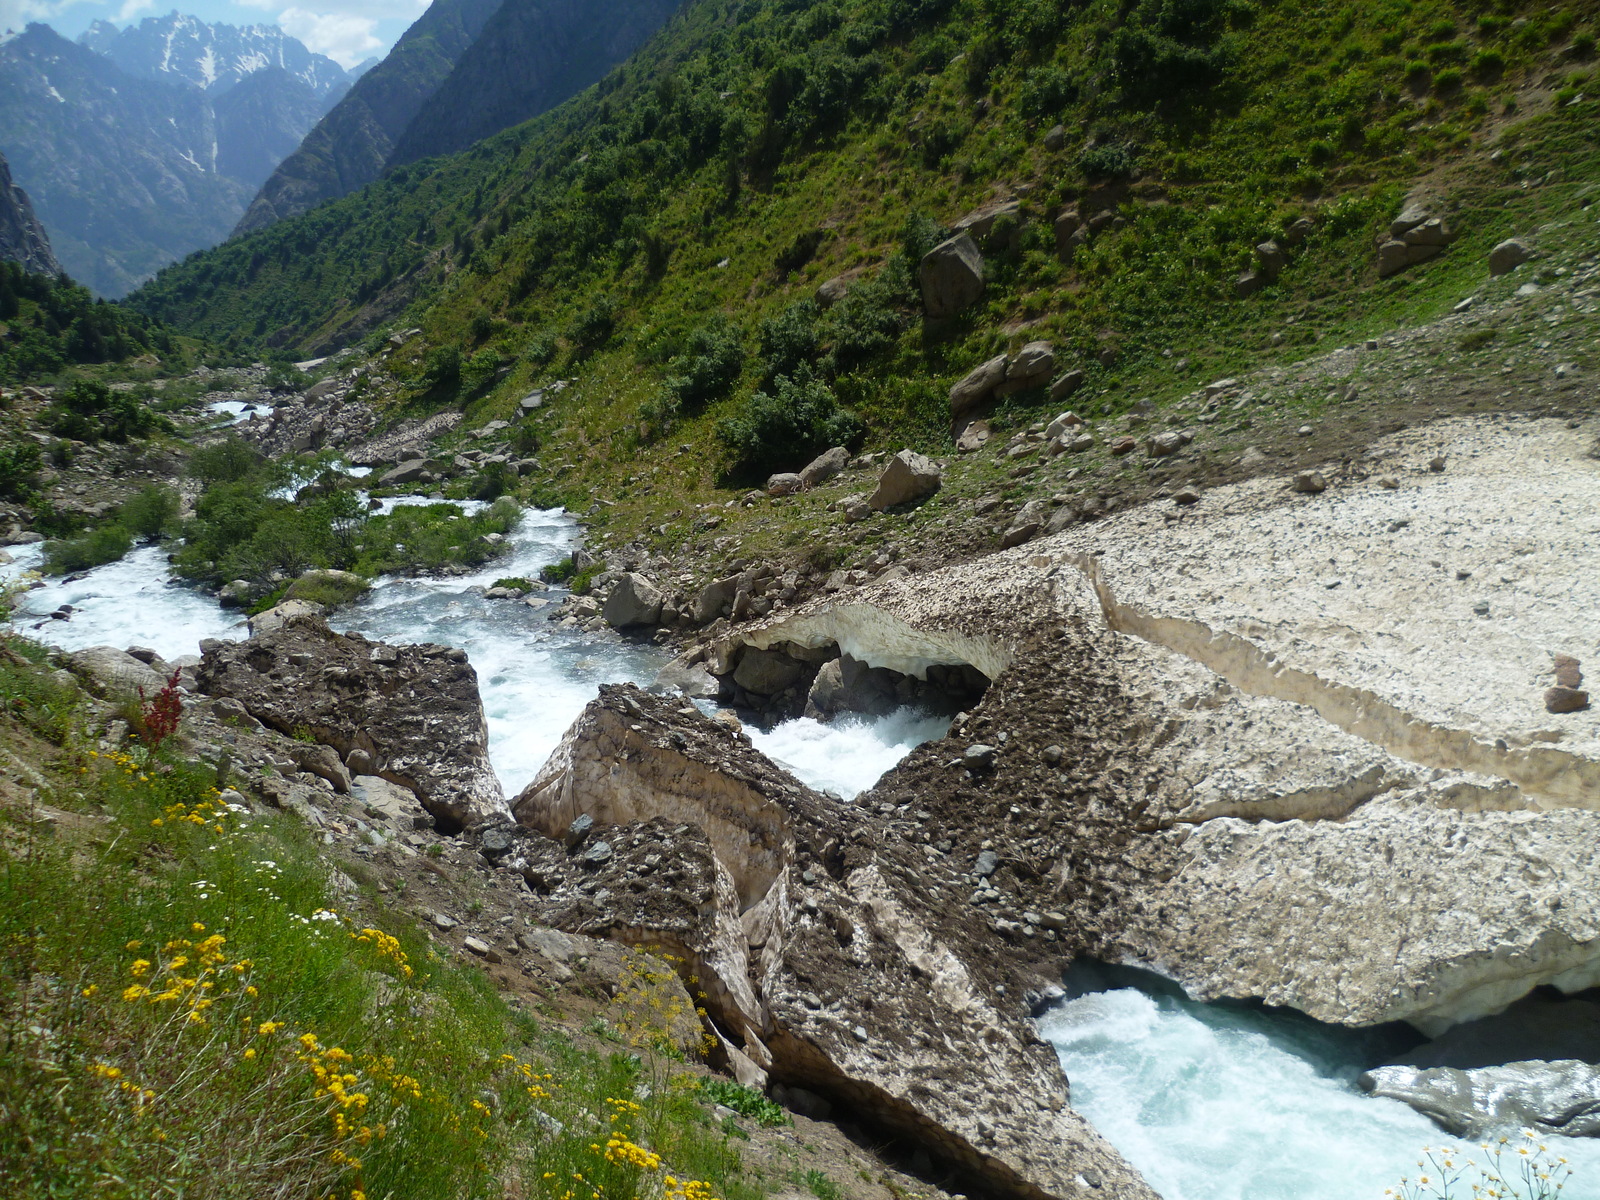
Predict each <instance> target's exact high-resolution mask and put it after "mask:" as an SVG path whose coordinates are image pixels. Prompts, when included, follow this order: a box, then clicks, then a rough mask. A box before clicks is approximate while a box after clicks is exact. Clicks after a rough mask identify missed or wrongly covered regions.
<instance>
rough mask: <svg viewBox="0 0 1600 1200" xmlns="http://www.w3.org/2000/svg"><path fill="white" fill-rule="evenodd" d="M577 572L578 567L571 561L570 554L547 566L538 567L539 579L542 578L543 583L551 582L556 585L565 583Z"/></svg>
mask: <svg viewBox="0 0 1600 1200" xmlns="http://www.w3.org/2000/svg"><path fill="white" fill-rule="evenodd" d="M577 573H578V568H577V565H576V564H575V563H574V562H573V561H572V556H571V555H568V556H567V557H566V558H563V559H562V560H561V561H560V562H553V563H551V564H550V565H549V566H548V567H540V568H539V578H540V579H542V580H543V581H544V582H545V583H553V584H557V585H560V584H563V583H566V582H567V580H569V579H571V578H572V577H573V576H574V575H576V574H577Z"/></svg>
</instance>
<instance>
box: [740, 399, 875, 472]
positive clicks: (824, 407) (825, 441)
mask: <svg viewBox="0 0 1600 1200" xmlns="http://www.w3.org/2000/svg"><path fill="white" fill-rule="evenodd" d="M864 432H865V427H864V426H863V425H862V423H861V421H860V420H859V419H858V418H857V417H856V416H855V414H854V413H852V412H849V411H848V410H846V409H842V408H840V407H839V404H838V401H837V400H835V399H834V395H833V393H832V392H831V391H829V390H828V386H827V385H826V384H825V383H823V382H822V381H821V380H819V379H816V378H813V377H812V376H810V375H809V374H802V375H800V376H798V377H790V376H780V377H779V378H777V379H776V380H774V381H773V383H772V386H771V388H770V389H769V390H766V391H759V392H756V393H755V394H754V395H752V396H751V397H750V398H749V399H748V400H746V401H745V402H744V404H743V405H741V406H740V408H739V409H738V410H737V411H736V412H734V413H733V414H731V415H730V416H727V417H724V418H723V419H722V420H720V421H718V422H717V440H718V441H720V442H721V443H722V447H723V449H724V451H725V452H726V453H727V457H728V465H727V474H728V476H729V477H730V478H732V479H739V480H748V481H755V480H758V479H760V478H763V477H765V476H766V475H768V474H771V473H772V472H774V471H780V470H786V469H795V468H797V467H798V466H800V465H802V464H804V463H805V462H806V461H807V460H808V459H811V458H814V457H815V456H816V455H818V454H820V453H821V452H822V451H824V450H826V449H828V448H829V447H831V446H851V445H855V444H857V443H858V442H859V440H860V438H861V435H862V434H863V433H864Z"/></svg>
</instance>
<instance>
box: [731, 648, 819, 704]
mask: <svg viewBox="0 0 1600 1200" xmlns="http://www.w3.org/2000/svg"><path fill="white" fill-rule="evenodd" d="M804 673H805V672H804V668H802V667H801V665H800V664H799V663H797V662H795V660H794V659H792V658H790V657H789V656H788V655H787V654H780V653H778V652H777V651H776V650H762V649H759V648H757V647H755V646H751V647H748V648H746V650H745V652H744V653H743V654H742V655H740V657H739V665H738V666H737V667H735V668H734V671H733V681H734V682H735V683H736V684H738V685H739V686H740V687H742V688H743V689H744V690H745V691H747V692H754V693H755V694H756V695H758V696H776V695H777V694H778V693H779V692H781V691H783V690H784V689H785V688H790V687H793V686H794V685H795V684H797V683H799V682H800V678H801V676H802V675H803V674H804Z"/></svg>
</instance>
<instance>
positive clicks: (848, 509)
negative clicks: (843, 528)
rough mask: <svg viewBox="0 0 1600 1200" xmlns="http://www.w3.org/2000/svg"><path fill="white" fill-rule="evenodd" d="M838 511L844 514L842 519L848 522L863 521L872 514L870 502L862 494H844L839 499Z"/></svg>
mask: <svg viewBox="0 0 1600 1200" xmlns="http://www.w3.org/2000/svg"><path fill="white" fill-rule="evenodd" d="M839 511H840V512H841V513H843V514H844V519H845V520H846V521H847V522H849V523H850V524H852V525H853V524H855V523H856V522H857V521H865V520H866V519H867V518H868V517H870V516H871V515H872V504H871V502H870V501H869V500H868V499H867V497H865V496H862V495H859V494H857V495H852V496H846V497H844V498H843V499H842V500H840V501H839Z"/></svg>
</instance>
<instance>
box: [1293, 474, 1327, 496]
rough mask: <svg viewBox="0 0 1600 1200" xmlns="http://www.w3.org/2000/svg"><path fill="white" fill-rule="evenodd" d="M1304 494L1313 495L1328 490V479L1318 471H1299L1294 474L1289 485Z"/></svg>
mask: <svg viewBox="0 0 1600 1200" xmlns="http://www.w3.org/2000/svg"><path fill="white" fill-rule="evenodd" d="M1289 486H1290V487H1291V488H1293V489H1294V490H1295V491H1297V492H1299V493H1300V494H1301V495H1304V496H1315V495H1316V494H1317V493H1318V492H1325V491H1327V490H1328V481H1327V480H1326V479H1324V478H1323V477H1322V473H1321V472H1320V471H1301V472H1299V473H1298V474H1297V475H1295V477H1294V479H1293V480H1292V481H1291V482H1290V485H1289Z"/></svg>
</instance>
